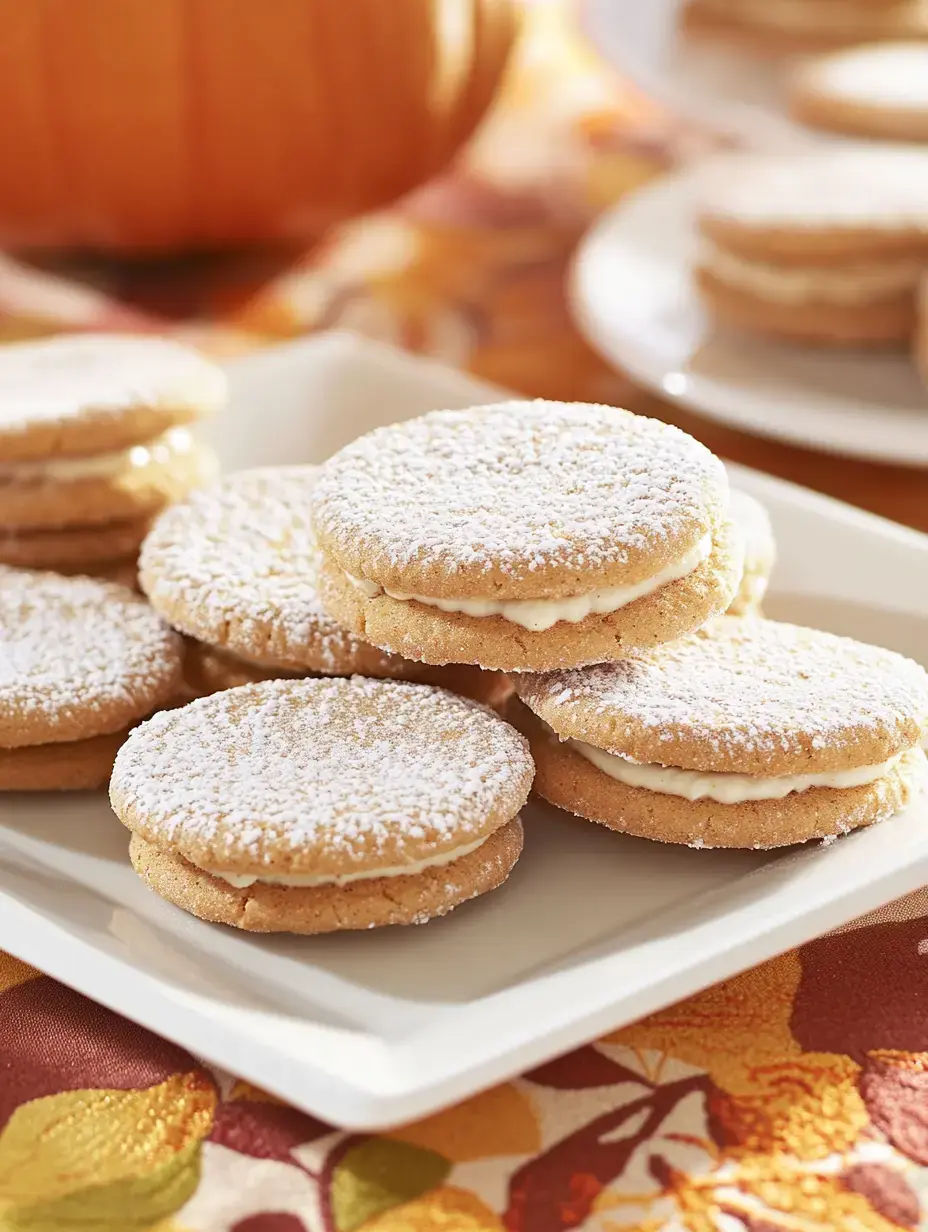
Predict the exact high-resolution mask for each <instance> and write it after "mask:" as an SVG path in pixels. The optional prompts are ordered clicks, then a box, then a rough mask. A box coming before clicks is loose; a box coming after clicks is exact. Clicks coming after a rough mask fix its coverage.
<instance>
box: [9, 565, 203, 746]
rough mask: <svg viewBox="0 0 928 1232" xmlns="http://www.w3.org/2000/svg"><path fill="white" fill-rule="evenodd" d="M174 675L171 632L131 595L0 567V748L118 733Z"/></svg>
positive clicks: (176, 643) (164, 691) (170, 685)
mask: <svg viewBox="0 0 928 1232" xmlns="http://www.w3.org/2000/svg"><path fill="white" fill-rule="evenodd" d="M180 677H181V644H180V638H179V637H178V636H177V635H176V634H175V633H173V632H172V631H171V630H170V629H168V628H167V626H166V625H164V624H163V623H162V622H161V621H160V620H159V619H158V617H157V616H156V615H155V613H154V612H153V611H152V610H151V608H150V607H149V606H148V604H147V603H146V602H145V601H144V600H143V599H142V598H140V597H139V596H138V595H135V594H133V593H132V592H131V591H129V590H126V589H125V588H124V587H122V586H116V585H112V584H109V583H106V582H98V581H94V580H92V579H90V578H84V577H74V578H67V577H62V576H60V575H59V574H55V573H29V572H25V571H19V570H14V569H0V749H18V748H22V747H25V746H32V745H45V744H58V743H60V742H63V741H86V740H88V739H89V738H91V737H95V736H103V735H108V734H110V733H112V732H118V731H121V730H122V729H123V728H125V727H126V726H128V725H129V724H130V723H132V722H134V721H135V720H137V719H139V718H141V717H143V716H144V715H146V714H149V713H150V712H151V711H152V710H153V709H154V708H155V707H156V706H158V705H160V704H162V703H163V702H165V701H167V700H168V699H169V698H171V697H172V695H173V694H174V693H175V692H176V691H177V689H178V686H179V684H180Z"/></svg>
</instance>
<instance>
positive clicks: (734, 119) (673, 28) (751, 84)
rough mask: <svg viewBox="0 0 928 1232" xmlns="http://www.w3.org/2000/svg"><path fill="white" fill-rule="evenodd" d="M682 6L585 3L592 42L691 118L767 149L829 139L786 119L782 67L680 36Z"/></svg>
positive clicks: (641, 0)
mask: <svg viewBox="0 0 928 1232" xmlns="http://www.w3.org/2000/svg"><path fill="white" fill-rule="evenodd" d="M681 8H682V3H681V0H581V4H580V17H581V22H582V25H583V28H584V30H585V32H586V34H587V37H588V38H589V39H590V41H591V42H592V43H593V44H594V46H595V47H596V49H597V50H598V51H599V53H600V54H601V55H602V56H603V57H604V58H605V59H606V60H607V61H608V62H609V63H610V64H611V65H612V67H613V68H615V69H617V70H618V71H619V72H620V73H621V74H622V76H623V77H625V78H626V79H627V80H629V81H633V82H635V84H636V85H638V86H640V87H641V89H642V90H644V91H645V92H646V93H647V94H649V95H650V96H651V97H652V98H655V99H657V100H659V101H660V102H662V103H664V104H666V105H667V106H669V107H672V108H673V109H674V110H675V111H678V112H679V113H680V114H681V115H682V116H684V117H685V118H686V119H687V120H690V121H695V122H697V123H701V124H704V125H706V126H707V127H708V128H710V129H712V130H713V131H714V132H716V133H718V134H720V135H721V136H724V137H728V138H733V139H736V140H739V141H743V142H746V143H747V144H750V145H753V146H764V147H766V148H771V149H772V148H790V147H796V146H798V145H809V143H810V142H821V141H823V140H826V138H825V137H824V135H823V134H820V133H813V132H811V131H809V130H808V129H804V128H800V127H799V126H798V125H796V124H793V123H792V122H791V121H790V120H788V119H787V118H786V116H785V115H784V114H783V103H782V97H781V91H780V87H779V83H778V78H777V67H776V64H775V63H774V62H772V61H771V62H769V63H768V62H766V61H762V60H758V59H755V58H754V57H750V56H746V55H744V54H743V53H741V54H738V53H737V52H734V51H731V50H729V49H727V48H725V47H712V46H708V45H706V46H704V45H702V44H693V43H692V42H687V41H684V40H683V39H682V38H680V37H679V36H678V15H679V11H680V9H681Z"/></svg>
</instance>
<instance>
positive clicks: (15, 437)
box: [0, 334, 227, 462]
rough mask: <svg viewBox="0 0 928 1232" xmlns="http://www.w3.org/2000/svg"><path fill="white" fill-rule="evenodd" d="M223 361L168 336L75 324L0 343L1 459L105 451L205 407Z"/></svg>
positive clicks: (221, 395) (212, 399)
mask: <svg viewBox="0 0 928 1232" xmlns="http://www.w3.org/2000/svg"><path fill="white" fill-rule="evenodd" d="M226 394H227V382H226V378H225V375H224V374H223V372H222V371H221V369H219V368H217V367H216V365H215V364H212V363H210V362H209V361H208V360H206V359H204V358H203V357H202V356H200V355H198V354H197V353H196V352H194V351H191V350H189V349H188V348H187V347H184V346H181V345H180V344H179V343H177V342H172V341H170V340H169V339H166V338H154V337H131V336H128V335H119V334H76V335H68V336H66V337H57V338H47V339H42V340H40V341H38V342H25V343H19V344H16V345H9V346H5V347H3V348H2V349H0V462H19V461H26V460H38V459H47V458H51V457H58V456H72V455H89V454H105V453H111V452H113V451H115V450H120V449H125V448H127V447H128V446H131V445H136V444H139V443H142V442H146V441H149V440H152V439H153V438H155V437H157V436H161V435H162V434H163V433H165V432H167V431H168V430H169V429H170V428H173V427H176V426H177V425H179V424H187V423H190V422H191V421H193V420H195V419H200V418H202V417H203V416H204V415H209V414H212V413H213V412H214V411H216V410H217V409H218V408H219V407H221V406H222V405H223V403H224V402H225V400H226Z"/></svg>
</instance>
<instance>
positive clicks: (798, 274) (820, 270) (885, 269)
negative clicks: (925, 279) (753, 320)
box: [701, 244, 926, 304]
mask: <svg viewBox="0 0 928 1232" xmlns="http://www.w3.org/2000/svg"><path fill="white" fill-rule="evenodd" d="M701 264H702V266H703V268H704V269H706V270H708V272H709V273H710V274H711V275H712V277H713V278H717V279H718V280H719V282H723V283H725V285H726V286H729V287H734V288H735V289H736V290H739V291H747V292H748V293H749V294H751V295H757V296H759V297H760V298H761V299H766V300H772V301H773V302H774V303H778V304H804V303H814V302H816V301H818V302H822V303H829V304H868V303H871V302H873V301H876V300H881V299H888V298H889V297H890V296H893V295H898V294H901V293H904V292H906V291H914V290H915V288H916V286H917V285H918V281H919V278H920V276H921V275H922V273H923V272H924V271H925V268H926V266H925V262H923V261H917V260H912V259H910V258H903V259H897V260H894V261H880V262H873V263H872V264H867V265H858V266H854V267H851V268H849V267H847V266H843V267H842V266H838V267H835V266H807V265H800V266H796V265H768V264H766V263H765V262H762V261H749V260H748V259H747V258H745V257H742V256H736V255H735V254H734V253H732V252H727V251H725V250H723V249H721V248H717V247H715V246H714V245H711V244H706V245H705V247H704V250H703V254H702V260H701Z"/></svg>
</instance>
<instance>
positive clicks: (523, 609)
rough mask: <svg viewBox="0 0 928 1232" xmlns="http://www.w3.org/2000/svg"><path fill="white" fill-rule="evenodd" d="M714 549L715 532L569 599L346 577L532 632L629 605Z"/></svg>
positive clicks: (370, 591)
mask: <svg viewBox="0 0 928 1232" xmlns="http://www.w3.org/2000/svg"><path fill="white" fill-rule="evenodd" d="M711 552H712V535H711V534H707V535H705V536H703V538H702V539H700V541H699V542H698V543H697V544H696V546H695V547H694V548H692V549H691V550H690V551H689V552H687V553H686V555H685V556H683V557H681V559H680V560H678V561H675V562H674V563H673V564H672V565H668V566H667V568H666V569H661V571H660V572H659V573H655V574H654V575H653V576H652V577H649V578H644V579H643V580H642V581H640V582H634V583H633V584H632V585H630V586H608V587H603V588H602V589H600V590H591V591H588V592H587V594H585V595H572V596H571V597H569V598H566V599H433V598H431V597H429V596H428V595H413V594H406V593H404V592H403V591H399V590H389V589H387V587H386V586H380V585H379V584H378V583H376V582H369V581H367V580H366V579H365V578H357V577H352V575H351V574H350V573H346V574H345V577H347V578H348V580H349V582H351V583H352V585H353V586H357V587H358V589H359V590H362V591H363V592H364V594H365V595H367V597H368V598H369V599H373V598H376V596H377V595H389V596H390V598H391V599H399V600H400V601H401V602H403V603H406V602H409V601H410V600H413V601H415V602H416V603H424V604H426V605H427V606H428V607H437V608H440V610H441V611H443V612H462V613H463V614H464V615H465V616H502V618H503V619H504V620H510V621H512V622H513V624H517V625H521V626H522V628H523V629H529V630H530V631H531V632H532V633H543V632H544V630H545V629H550V628H551V626H552V625H556V624H557V623H558V621H561V620H564V621H566V622H567V623H568V624H577V623H578V622H579V621H581V620H584V619H585V618H586V617H587V616H590V615H594V614H595V615H599V616H602V615H605V614H606V613H608V612H616V611H618V610H619V608H622V607H627V606H628V604H629V603H634V602H635V600H636V599H641V598H643V597H644V596H645V595H650V594H652V593H653V592H654V591H655V590H659V589H660V588H661V587H662V586H666V585H667V584H668V582H676V581H678V580H679V579H680V578H683V577H686V576H687V575H688V574H690V573H692V572H693V571H694V570H695V569H698V568H699V566H700V565H701V564H702V562H703V561H704V560H706V559H707V557H708V556H709V555H710V554H711Z"/></svg>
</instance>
